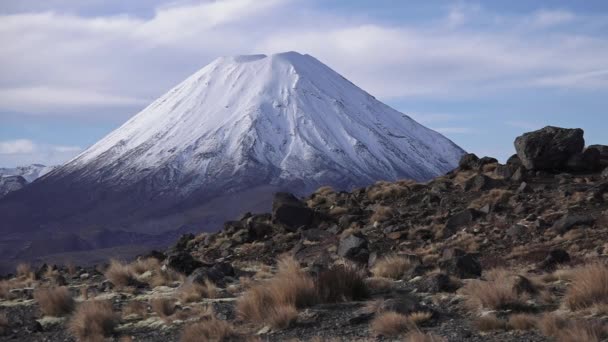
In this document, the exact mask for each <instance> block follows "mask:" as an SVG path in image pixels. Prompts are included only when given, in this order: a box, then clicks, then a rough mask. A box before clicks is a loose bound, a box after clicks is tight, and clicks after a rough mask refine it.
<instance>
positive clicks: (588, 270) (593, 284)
mask: <svg viewBox="0 0 608 342" xmlns="http://www.w3.org/2000/svg"><path fill="white" fill-rule="evenodd" d="M564 303H565V304H566V306H567V307H568V308H570V309H571V310H581V309H585V308H589V307H591V306H594V305H598V304H606V303H608V266H607V265H606V264H603V263H595V264H591V265H587V266H583V267H582V268H580V269H577V270H575V272H574V274H573V277H572V283H571V284H570V286H569V287H568V290H567V291H566V295H565V297H564Z"/></svg>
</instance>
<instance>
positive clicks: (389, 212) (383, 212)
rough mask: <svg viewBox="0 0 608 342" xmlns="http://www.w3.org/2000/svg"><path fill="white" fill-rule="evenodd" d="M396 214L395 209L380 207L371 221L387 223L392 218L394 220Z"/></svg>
mask: <svg viewBox="0 0 608 342" xmlns="http://www.w3.org/2000/svg"><path fill="white" fill-rule="evenodd" d="M395 214H396V212H395V209H393V208H391V207H387V206H383V205H379V206H377V207H376V209H375V210H374V213H373V214H372V216H371V217H370V219H369V221H370V222H383V221H387V220H390V219H391V218H393V216H395Z"/></svg>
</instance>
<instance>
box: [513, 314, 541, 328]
mask: <svg viewBox="0 0 608 342" xmlns="http://www.w3.org/2000/svg"><path fill="white" fill-rule="evenodd" d="M536 321H537V317H536V316H534V315H530V314H515V315H511V316H509V322H508V326H509V328H510V329H513V330H532V329H535V328H536Z"/></svg>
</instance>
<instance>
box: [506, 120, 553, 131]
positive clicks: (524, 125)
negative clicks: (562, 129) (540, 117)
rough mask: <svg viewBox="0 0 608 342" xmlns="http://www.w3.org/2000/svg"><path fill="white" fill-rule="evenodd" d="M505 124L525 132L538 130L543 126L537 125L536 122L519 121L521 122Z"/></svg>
mask: <svg viewBox="0 0 608 342" xmlns="http://www.w3.org/2000/svg"><path fill="white" fill-rule="evenodd" d="M505 124H507V125H508V126H511V127H515V128H519V129H522V130H526V131H532V130H536V129H540V128H542V127H543V126H544V125H543V124H541V123H538V122H531V121H521V120H519V121H507V122H505Z"/></svg>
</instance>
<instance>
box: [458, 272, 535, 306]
mask: <svg viewBox="0 0 608 342" xmlns="http://www.w3.org/2000/svg"><path fill="white" fill-rule="evenodd" d="M488 278H489V279H488V280H487V281H483V280H475V281H472V282H469V283H467V284H466V285H465V286H464V287H463V288H462V293H463V294H465V295H466V296H467V298H466V302H465V303H466V304H467V306H468V307H469V308H471V309H490V310H523V309H525V308H526V306H525V301H524V295H525V294H522V295H518V294H517V292H516V291H515V289H514V288H513V281H512V280H511V279H509V277H508V273H506V272H500V271H495V272H492V273H490V274H489V276H488Z"/></svg>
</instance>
